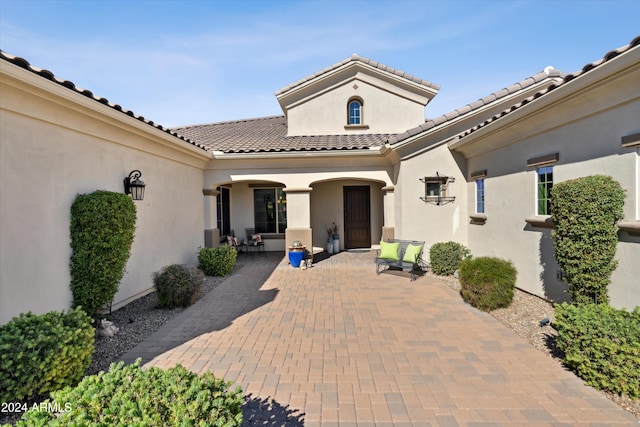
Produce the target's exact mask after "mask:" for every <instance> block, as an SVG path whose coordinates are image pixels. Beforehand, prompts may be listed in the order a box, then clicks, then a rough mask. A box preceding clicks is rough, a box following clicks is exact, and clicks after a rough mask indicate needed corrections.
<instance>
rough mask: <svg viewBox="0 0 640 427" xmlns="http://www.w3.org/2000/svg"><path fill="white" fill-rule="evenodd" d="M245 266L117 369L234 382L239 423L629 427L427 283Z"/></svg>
mask: <svg viewBox="0 0 640 427" xmlns="http://www.w3.org/2000/svg"><path fill="white" fill-rule="evenodd" d="M241 256H242V257H246V258H245V259H244V260H243V261H242V262H245V263H246V265H245V266H244V267H243V268H241V269H239V270H238V271H237V272H235V273H234V274H233V275H232V276H230V277H228V278H227V279H226V280H225V281H224V282H223V283H221V284H220V285H219V286H218V287H217V288H216V289H214V290H213V291H211V292H210V293H209V294H207V295H206V296H204V297H203V298H202V299H201V300H199V301H198V302H197V303H196V304H195V305H194V306H192V307H190V308H189V309H187V310H186V311H184V312H183V313H181V314H180V315H179V316H178V317H176V318H175V319H173V320H172V321H171V322H169V323H167V324H166V325H165V326H164V327H163V328H162V329H160V330H159V331H158V332H157V333H155V334H154V335H153V336H151V337H150V338H149V339H148V340H147V341H145V342H143V343H141V344H140V345H139V346H138V347H136V348H135V349H133V350H132V351H130V352H129V353H128V354H126V355H125V357H123V360H125V361H127V362H132V361H133V360H135V358H137V357H142V358H143V360H144V361H145V362H146V363H147V364H148V365H150V366H159V367H163V368H164V367H170V366H173V365H175V364H176V363H180V364H182V365H183V366H185V367H187V368H189V369H191V370H193V371H194V372H202V371H205V370H209V371H213V372H214V374H215V375H216V376H219V377H224V378H225V379H226V380H228V381H233V382H234V383H235V384H237V385H240V386H242V388H243V390H244V392H245V394H247V395H248V397H247V398H248V402H249V403H248V404H247V407H246V410H245V424H246V425H268V426H276V425H277V426H302V425H304V426H320V425H322V426H334V425H335V426H338V425H339V426H429V425H433V426H489V425H520V424H527V425H536V426H551V425H554V426H557V425H593V426H596V425H637V420H636V419H635V418H634V417H633V416H632V415H631V414H630V413H628V412H625V411H624V410H622V409H621V408H619V407H618V406H617V405H616V404H614V403H613V402H611V401H609V400H608V399H606V398H605V397H603V396H602V395H601V394H600V393H598V392H597V391H595V390H593V389H592V388H590V387H587V386H585V385H583V383H582V381H581V380H580V379H578V378H576V377H575V375H574V374H572V373H571V372H568V371H566V370H564V369H563V368H562V367H560V366H559V365H558V364H557V363H556V362H555V361H553V360H552V359H551V358H549V357H548V356H546V355H544V354H543V353H541V352H540V351H538V350H536V349H534V348H533V347H532V346H531V345H530V344H528V343H527V342H526V341H524V340H523V339H521V338H519V337H518V336H516V335H515V334H514V333H513V332H512V331H511V330H510V329H508V328H506V327H505V326H503V325H502V324H501V323H499V322H498V321H496V320H495V319H494V318H492V317H491V316H490V315H488V314H485V313H482V312H480V311H477V310H475V309H474V308H472V307H470V306H468V305H466V304H465V303H464V302H463V301H462V300H461V298H460V296H459V295H458V294H457V293H456V292H455V291H454V290H452V289H451V288H449V287H448V286H446V285H445V284H443V283H441V282H439V281H438V280H437V279H435V278H434V277H432V276H430V275H426V276H425V277H421V278H419V279H418V280H416V281H414V282H411V281H409V279H408V275H407V274H404V275H402V274H389V273H386V274H381V275H380V276H376V274H375V266H374V265H373V257H374V255H373V253H369V252H367V253H357V252H342V253H340V254H337V255H334V256H332V257H330V258H328V259H325V260H323V261H321V262H318V263H316V264H314V266H313V267H312V268H311V269H309V270H307V271H301V270H298V269H293V268H292V267H291V266H289V265H288V263H287V262H286V260H285V259H284V258H283V255H282V254H274V253H267V254H266V255H241Z"/></svg>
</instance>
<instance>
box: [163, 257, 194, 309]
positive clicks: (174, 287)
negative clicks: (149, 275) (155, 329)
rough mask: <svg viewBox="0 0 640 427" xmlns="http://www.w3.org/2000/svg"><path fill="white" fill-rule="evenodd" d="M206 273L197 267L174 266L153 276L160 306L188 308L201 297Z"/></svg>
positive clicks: (165, 268)
mask: <svg viewBox="0 0 640 427" xmlns="http://www.w3.org/2000/svg"><path fill="white" fill-rule="evenodd" d="M203 283H204V273H203V272H202V270H199V269H197V268H195V267H190V266H187V265H181V264H172V265H168V266H166V267H164V268H163V269H162V270H160V271H159V272H156V273H154V274H153V285H154V286H155V288H156V291H157V295H158V305H159V306H160V307H164V308H174V307H188V306H190V305H191V304H193V303H194V302H196V299H197V298H198V296H199V295H200V290H201V289H202V284H203Z"/></svg>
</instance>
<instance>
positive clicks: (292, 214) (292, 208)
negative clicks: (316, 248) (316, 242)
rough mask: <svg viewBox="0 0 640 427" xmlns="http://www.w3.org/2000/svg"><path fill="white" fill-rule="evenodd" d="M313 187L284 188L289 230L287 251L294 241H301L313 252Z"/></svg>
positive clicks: (286, 236)
mask: <svg viewBox="0 0 640 427" xmlns="http://www.w3.org/2000/svg"><path fill="white" fill-rule="evenodd" d="M312 190H313V188H311V187H298V188H283V191H284V192H285V194H286V195H287V230H286V231H285V250H287V251H288V250H289V247H290V246H291V243H293V241H294V240H299V241H301V242H302V244H303V245H304V246H305V247H306V248H307V250H308V251H309V252H313V238H312V233H311V191H312Z"/></svg>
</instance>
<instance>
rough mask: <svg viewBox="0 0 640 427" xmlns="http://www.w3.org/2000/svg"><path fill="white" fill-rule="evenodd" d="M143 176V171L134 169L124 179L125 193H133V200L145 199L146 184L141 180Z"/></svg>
mask: <svg viewBox="0 0 640 427" xmlns="http://www.w3.org/2000/svg"><path fill="white" fill-rule="evenodd" d="M141 176H142V172H140V171H139V170H134V171H131V173H130V174H129V176H128V177H126V178H125V179H124V194H131V197H132V198H133V200H142V199H144V187H146V185H145V183H144V182H142V181H141V180H140V177H141Z"/></svg>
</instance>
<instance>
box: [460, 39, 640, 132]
mask: <svg viewBox="0 0 640 427" xmlns="http://www.w3.org/2000/svg"><path fill="white" fill-rule="evenodd" d="M638 46H640V36H638V37H636V38H634V39H633V40H632V41H631V43H629V44H627V45H625V46H622V47H620V48H618V49H614V50H612V51H610V52H608V53H607V54H606V55H605V56H604V57H603V58H601V59H599V60H597V61H594V62H590V63H588V64H587V65H585V66H584V67H582V69H581V70H579V71H576V72H574V73H571V74H566V75H564V76H563V80H562V82H561V83H559V84H554V85H551V86H549V87H548V88H546V89H544V90H541V91H539V92H537V93H535V94H533V95H531V96H529V97H528V98H526V99H523V100H522V101H520V102H518V103H517V104H515V105H512V106H511V107H509V108H507V109H505V110H503V111H501V112H500V113H499V114H496V115H494V116H493V117H491V118H489V119H487V120H485V121H483V122H482V123H479V124H477V125H476V126H474V127H472V128H471V129H468V130H467V131H465V132H463V133H461V134H459V135H458V136H457V140H456V141H459V140H461V139H463V138H465V137H466V136H468V135H471V134H472V133H474V132H477V131H478V130H480V129H482V128H484V127H485V126H487V125H489V124H491V123H493V122H495V121H496V120H498V119H500V118H502V117H504V116H506V115H508V114H510V113H512V112H514V111H516V110H519V109H520V108H522V107H524V106H525V105H527V104H529V103H531V102H532V101H534V100H536V99H538V98H540V97H542V96H544V95H546V94H548V93H549V92H551V91H553V90H555V89H557V88H558V87H560V86H564V85H565V84H567V83H569V82H570V81H572V80H574V79H576V78H578V77H580V76H582V75H584V74H586V73H588V72H589V71H591V70H593V69H595V68H597V67H599V66H601V65H602V64H605V63H606V62H608V61H610V60H612V59H613V58H615V57H617V56H618V55H620V54H622V53H624V52H627V51H629V50H631V49H634V48H637V47H638Z"/></svg>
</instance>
